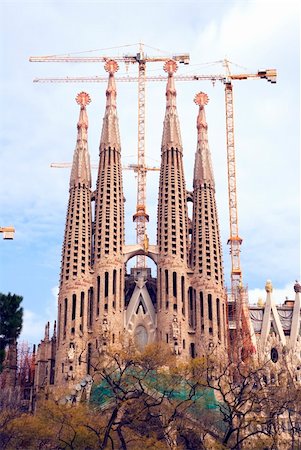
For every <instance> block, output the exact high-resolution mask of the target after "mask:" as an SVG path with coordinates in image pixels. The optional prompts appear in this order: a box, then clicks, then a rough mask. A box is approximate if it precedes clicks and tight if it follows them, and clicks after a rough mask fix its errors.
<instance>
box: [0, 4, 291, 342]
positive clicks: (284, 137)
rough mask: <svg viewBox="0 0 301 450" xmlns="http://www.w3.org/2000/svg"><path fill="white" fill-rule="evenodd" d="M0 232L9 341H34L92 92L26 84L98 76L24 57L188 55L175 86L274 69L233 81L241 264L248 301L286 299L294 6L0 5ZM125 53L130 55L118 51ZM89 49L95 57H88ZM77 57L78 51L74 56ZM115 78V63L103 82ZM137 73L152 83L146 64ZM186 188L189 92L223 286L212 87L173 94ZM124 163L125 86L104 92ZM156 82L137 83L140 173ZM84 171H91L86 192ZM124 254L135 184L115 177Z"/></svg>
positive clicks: (133, 143)
mask: <svg viewBox="0 0 301 450" xmlns="http://www.w3.org/2000/svg"><path fill="white" fill-rule="evenodd" d="M0 17H1V18H0V30H1V31H0V52H1V53H0V63H1V68H0V77H1V105H0V119H1V120H0V155H1V165H0V186H1V189H0V226H8V225H13V226H14V227H15V229H16V234H15V239H14V240H13V241H5V240H2V239H1V240H0V290H1V291H2V292H4V293H7V292H9V291H10V292H13V293H16V294H19V295H22V296H23V297H24V300H23V307H24V326H23V331H22V335H21V339H24V340H26V341H28V342H29V343H37V342H38V341H39V340H40V339H41V338H42V336H43V329H44V325H45V322H46V321H48V320H50V321H53V320H54V319H55V317H56V303H57V292H58V287H57V286H58V280H59V271H60V260H61V248H62V241H63V235H64V224H65V218H66V208H67V202H68V183H69V176H70V169H52V168H50V164H51V163H53V162H71V161H72V156H73V151H74V148H75V143H76V131H77V130H76V124H77V120H78V114H79V109H78V105H77V104H76V102H75V97H76V95H77V93H79V92H80V91H82V90H84V91H86V92H88V93H89V94H90V96H91V99H92V102H91V104H90V105H89V106H88V116H89V130H88V132H89V150H90V155H91V161H92V162H93V163H95V164H97V160H98V146H99V139H100V133H101V125H102V118H103V115H104V108H105V89H106V84H105V83H84V84H79V83H78V84H71V83H61V84H55V83H49V84H44V83H43V84H42V83H33V79H34V78H36V77H59V76H94V75H100V76H105V71H104V68H103V65H102V64H96V63H93V64H71V63H61V64H56V63H47V64H46V63H30V62H29V60H28V59H29V57H30V56H36V55H58V54H70V53H75V54H76V53H79V54H81V55H85V54H86V55H88V56H93V55H105V56H116V55H117V56H122V55H124V54H133V55H135V54H136V53H137V52H138V45H137V43H139V42H143V43H144V44H145V52H146V53H147V55H149V56H154V55H155V56H156V55H173V54H175V53H182V52H185V53H189V54H190V64H189V65H188V66H182V65H181V66H179V68H178V72H177V73H178V74H209V73H210V74H220V73H224V68H223V66H222V65H221V63H220V61H222V60H223V59H225V58H227V59H228V60H230V61H231V62H233V64H231V71H232V72H233V73H244V72H247V73H257V71H258V69H266V68H271V69H272V68H275V69H277V84H270V83H268V82H267V81H266V80H261V79H259V80H244V81H235V82H233V93H234V94H233V95H234V123H235V148H236V164H237V192H238V217H239V234H240V236H241V237H242V238H243V245H242V248H241V266H242V270H243V281H244V284H245V285H247V286H248V289H249V301H250V303H256V302H257V300H258V298H259V297H263V298H264V285H265V282H266V280H267V279H271V280H272V283H273V286H274V298H275V301H277V302H279V303H280V302H283V301H284V299H285V297H286V296H287V297H288V298H293V295H294V292H293V284H294V281H295V280H296V279H299V277H300V153H299V150H300V37H299V28H300V7H299V2H297V1H288V0H286V1H277V0H276V1H275V0H274V1H270V0H252V1H249V0H244V1H234V0H232V1H231V0H228V1H221V0H220V1H214V0H211V1H203V0H198V1H189V0H188V1H176V0H173V1H164V0H161V1H152V2H150V1H149V2H147V1H138V0H137V1H133V2H129V1H112V0H111V1H110V2H102V1H97V0H94V1H93V0H90V1H89V0H86V1H81V0H78V1H68V0H59V1H53V0H52V1H51V0H50V1H31V2H29V1H22V0H19V1H17V0H15V1H12V0H9V1H8V0H7V1H5V0H1V1H0ZM132 44H134V45H132ZM93 50H96V51H93ZM81 52H87V53H81ZM126 73H128V75H129V76H130V75H133V76H135V75H136V74H137V66H136V65H133V66H132V67H129V68H128V72H126V68H125V66H124V65H123V64H122V63H120V69H119V72H118V74H117V75H126ZM147 73H148V74H149V75H159V74H164V72H163V70H162V64H161V63H159V64H157V63H156V64H155V63H149V64H148V65H147ZM176 88H177V105H178V113H179V118H180V124H181V133H182V140H183V154H184V169H185V177H186V185H187V189H190V190H191V189H192V173H193V162H194V153H195V150H196V139H197V135H196V117H197V107H196V105H195V104H194V103H193V98H194V96H195V94H196V93H198V92H199V91H204V92H206V93H207V94H208V96H209V99H210V100H209V103H208V105H207V107H206V114H207V122H208V127H209V128H208V133H209V145H210V149H211V154H212V161H213V169H214V174H215V182H216V199H217V207H218V212H219V220H220V230H221V239H222V246H223V260H224V267H225V278H226V283H227V285H228V286H230V264H231V262H230V256H229V248H228V247H227V239H228V237H229V212H228V193H227V165H226V134H225V105H224V87H223V85H222V83H220V82H216V83H215V84H214V85H213V84H212V83H211V82H204V81H202V82H201V81H198V82H189V83H188V82H177V83H176ZM117 89H118V97H117V108H118V115H119V125H120V135H121V144H122V161H123V164H124V165H127V164H130V163H135V162H136V154H137V104H138V101H137V85H136V84H135V83H130V82H129V83H118V86H117ZM164 112H165V83H162V82H159V83H150V82H149V83H148V84H147V97H146V158H147V164H148V165H150V166H156V165H159V163H160V161H159V160H160V146H161V137H162V124H163V118H164ZM95 177H96V171H93V186H94V187H95V181H96V180H95ZM124 193H125V197H126V204H125V215H126V243H127V244H130V243H135V239H136V233H135V228H134V225H133V223H132V214H133V213H134V212H135V205H136V179H135V175H134V174H133V173H132V172H130V171H124ZM157 197H158V172H149V173H148V177H147V208H148V213H149V215H150V223H149V225H148V235H149V238H150V243H151V244H153V243H155V240H156V213H157Z"/></svg>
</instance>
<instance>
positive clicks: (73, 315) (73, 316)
mask: <svg viewBox="0 0 301 450" xmlns="http://www.w3.org/2000/svg"><path fill="white" fill-rule="evenodd" d="M75 315H76V294H73V295H72V316H71V320H74V319H75Z"/></svg>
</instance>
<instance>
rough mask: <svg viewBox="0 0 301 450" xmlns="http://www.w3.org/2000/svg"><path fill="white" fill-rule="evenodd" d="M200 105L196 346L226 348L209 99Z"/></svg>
mask: <svg viewBox="0 0 301 450" xmlns="http://www.w3.org/2000/svg"><path fill="white" fill-rule="evenodd" d="M194 101H195V103H196V104H197V105H198V106H199V113H198V118H197V130H198V140H197V150H196V155H195V166H194V179H193V218H192V238H191V260H190V262H191V267H192V269H193V272H194V276H193V280H192V287H193V290H194V292H195V293H196V298H197V299H198V300H197V303H196V316H197V317H200V326H198V327H197V343H201V342H207V343H208V341H211V340H213V341H214V342H215V343H217V342H220V343H221V344H222V345H224V346H225V345H226V336H225V330H226V298H225V291H224V286H223V267H222V251H221V243H220V234H219V225H218V217H217V210H216V202H215V187H214V178H213V171H212V166H211V156H210V151H209V146H208V135H207V128H208V127H207V122H206V116H205V105H206V104H207V103H208V97H207V95H206V94H204V93H203V92H200V93H199V94H197V95H196V97H195V100H194Z"/></svg>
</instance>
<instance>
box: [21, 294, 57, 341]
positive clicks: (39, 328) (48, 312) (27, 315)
mask: <svg viewBox="0 0 301 450" xmlns="http://www.w3.org/2000/svg"><path fill="white" fill-rule="evenodd" d="M58 290H59V289H58V286H54V287H53V288H52V289H51V294H52V298H51V300H50V301H49V302H48V304H47V305H46V307H45V310H44V311H45V312H44V313H37V312H35V311H32V310H31V309H27V308H25V309H24V313H23V327H22V332H21V335H20V337H19V342H28V343H29V344H30V345H32V344H38V343H39V342H40V340H41V339H43V337H44V331H45V325H46V323H47V322H50V337H51V335H52V330H53V324H54V321H55V320H57V296H58Z"/></svg>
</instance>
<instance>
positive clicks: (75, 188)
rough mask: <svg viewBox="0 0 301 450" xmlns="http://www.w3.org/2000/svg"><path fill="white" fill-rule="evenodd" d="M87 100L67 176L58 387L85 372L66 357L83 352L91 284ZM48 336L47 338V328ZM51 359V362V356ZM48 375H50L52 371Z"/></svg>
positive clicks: (84, 97)
mask: <svg viewBox="0 0 301 450" xmlns="http://www.w3.org/2000/svg"><path fill="white" fill-rule="evenodd" d="M90 101H91V100H90V97H89V95H88V94H87V93H85V92H81V93H80V94H78V95H77V97H76V102H77V103H78V104H79V105H80V114H79V121H78V124H77V141H76V147H75V151H74V156H73V165H72V170H71V175H70V186H69V202H68V210H67V217H66V227H65V236H64V243H63V251H62V266H61V280H60V288H59V296H58V322H57V325H58V330H57V344H58V345H57V355H56V364H57V367H59V370H57V372H56V377H57V382H58V383H59V384H61V383H64V382H69V381H70V380H72V379H73V377H74V373H75V372H78V373H81V372H84V371H85V370H86V368H85V365H84V364H80V361H79V358H75V360H74V363H73V364H70V361H68V359H66V355H67V354H68V352H69V351H70V350H73V349H75V351H76V353H78V354H81V353H83V352H85V349H86V341H83V336H84V334H85V332H87V319H86V317H87V316H86V314H87V313H86V310H87V304H88V298H89V293H90V290H91V283H92V280H91V250H92V215H91V168H90V157H89V152H88V141H87V130H88V118H87V112H86V105H88V104H89V103H90ZM47 335H48V336H49V327H48V330H47ZM54 342H55V339H54V338H52V339H51V341H50V344H51V345H54V344H53V343H54ZM50 347H51V346H50ZM50 347H49V348H48V347H47V348H48V349H46V348H45V349H44V350H43V349H41V351H40V353H43V351H45V352H46V351H47V352H50V351H52V350H51V348H52V347H51V348H50ZM83 354H84V353H83ZM42 359H43V358H42ZM50 359H51V360H52V357H51V358H50ZM44 369H45V368H40V369H38V376H41V379H42V378H43V376H44V375H43V371H44ZM45 370H46V369H45ZM50 372H51V373H52V371H50ZM50 372H49V373H50ZM39 374H40V375H39ZM51 376H52V375H51Z"/></svg>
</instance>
